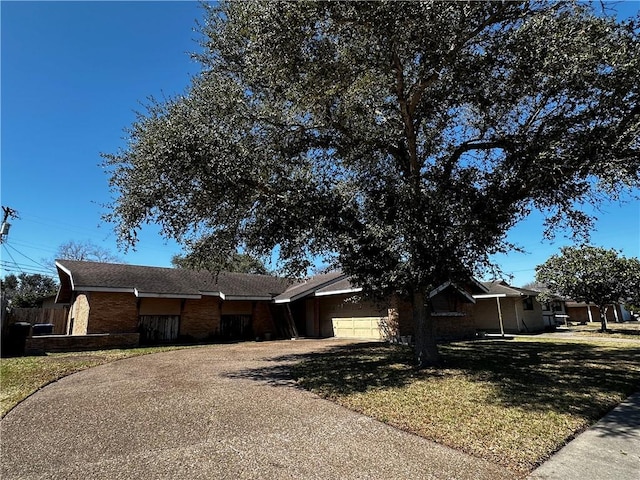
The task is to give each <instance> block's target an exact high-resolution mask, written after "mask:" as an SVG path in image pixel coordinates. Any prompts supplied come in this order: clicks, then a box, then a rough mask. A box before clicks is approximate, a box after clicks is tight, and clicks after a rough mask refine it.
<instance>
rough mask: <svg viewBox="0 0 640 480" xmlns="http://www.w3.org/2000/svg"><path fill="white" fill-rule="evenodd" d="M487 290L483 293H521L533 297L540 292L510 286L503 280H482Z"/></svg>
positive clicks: (508, 294) (520, 294)
mask: <svg viewBox="0 0 640 480" xmlns="http://www.w3.org/2000/svg"><path fill="white" fill-rule="evenodd" d="M482 285H484V286H485V287H486V288H487V290H488V292H487V293H486V294H485V295H506V296H508V297H520V296H523V295H526V296H530V297H535V296H537V295H538V294H539V293H540V292H536V291H535V290H527V289H526V288H518V287H512V286H511V285H509V284H508V283H507V282H505V281H504V280H496V281H493V282H482Z"/></svg>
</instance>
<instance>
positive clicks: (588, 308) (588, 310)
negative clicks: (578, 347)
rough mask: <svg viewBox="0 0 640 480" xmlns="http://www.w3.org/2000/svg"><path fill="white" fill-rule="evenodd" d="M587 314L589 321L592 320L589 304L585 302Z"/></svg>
mask: <svg viewBox="0 0 640 480" xmlns="http://www.w3.org/2000/svg"><path fill="white" fill-rule="evenodd" d="M587 315H589V323H591V322H593V317H592V316H591V305H589V304H588V303H587Z"/></svg>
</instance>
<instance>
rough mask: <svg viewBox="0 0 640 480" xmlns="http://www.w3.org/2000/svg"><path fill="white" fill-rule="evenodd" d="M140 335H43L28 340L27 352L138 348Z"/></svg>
mask: <svg viewBox="0 0 640 480" xmlns="http://www.w3.org/2000/svg"><path fill="white" fill-rule="evenodd" d="M139 339H140V334H138V333H115V334H96V335H72V336H68V335H43V336H37V337H30V338H27V342H26V348H25V350H26V352H27V353H28V354H29V353H40V352H79V351H84V350H104V349H107V348H131V347H137V346H138V343H139Z"/></svg>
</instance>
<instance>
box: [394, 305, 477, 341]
mask: <svg viewBox="0 0 640 480" xmlns="http://www.w3.org/2000/svg"><path fill="white" fill-rule="evenodd" d="M456 309H457V310H458V312H460V313H463V314H464V315H462V316H433V317H432V319H433V322H434V329H435V335H436V338H437V339H438V340H461V339H466V338H474V337H475V335H476V324H475V319H474V315H473V312H474V309H473V304H471V303H463V302H458V304H457V306H456ZM389 315H390V318H391V321H394V322H396V323H397V326H398V331H399V334H400V335H402V336H405V335H412V336H413V335H415V332H414V328H413V311H412V308H411V303H410V302H409V301H407V300H404V299H398V298H394V299H393V300H392V302H391V308H390V309H389Z"/></svg>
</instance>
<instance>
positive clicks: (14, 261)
mask: <svg viewBox="0 0 640 480" xmlns="http://www.w3.org/2000/svg"><path fill="white" fill-rule="evenodd" d="M2 246H3V247H4V249H5V250H6V251H7V253H8V254H9V257H11V260H13V263H14V264H15V265H16V266H17V267H18V268H20V266H19V264H18V262H16V259H15V258H13V255H11V252H10V251H9V249H8V248H7V244H6V243H3V244H2ZM20 271H21V272H22V273H25V272H24V271H23V270H22V269H20ZM25 275H26V273H25Z"/></svg>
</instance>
